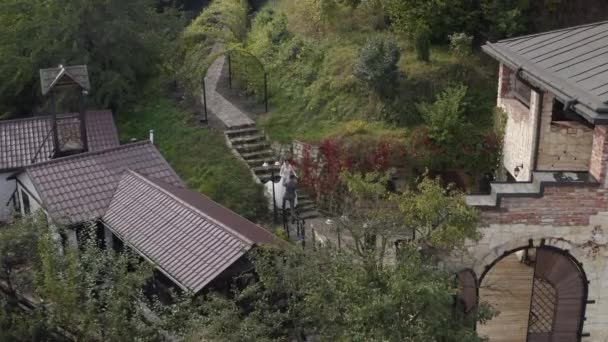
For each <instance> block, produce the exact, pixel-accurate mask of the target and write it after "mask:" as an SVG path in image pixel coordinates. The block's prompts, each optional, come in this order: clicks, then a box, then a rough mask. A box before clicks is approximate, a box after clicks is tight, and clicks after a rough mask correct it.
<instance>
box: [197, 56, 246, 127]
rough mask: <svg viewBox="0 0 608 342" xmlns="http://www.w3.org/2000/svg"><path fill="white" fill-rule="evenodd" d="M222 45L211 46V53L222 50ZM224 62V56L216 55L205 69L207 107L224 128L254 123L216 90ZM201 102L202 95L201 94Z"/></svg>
mask: <svg viewBox="0 0 608 342" xmlns="http://www.w3.org/2000/svg"><path fill="white" fill-rule="evenodd" d="M222 49H223V46H222V45H221V44H217V45H215V46H214V47H213V53H217V52H220V51H222ZM225 64H226V56H225V55H222V56H220V57H218V58H217V59H216V60H215V61H214V62H213V64H211V66H210V67H209V69H208V70H207V75H206V76H205V87H206V91H207V93H206V95H207V109H208V110H209V111H210V112H211V113H213V114H214V115H215V116H216V117H218V118H219V119H220V120H221V121H222V122H223V123H224V125H226V128H228V129H233V128H241V127H247V126H252V125H255V122H254V121H253V120H252V119H251V118H249V116H248V115H247V114H246V113H244V112H243V111H241V110H240V109H239V108H237V107H236V106H235V105H233V104H232V103H231V102H230V101H228V100H227V99H226V98H225V97H224V96H222V94H220V93H219V92H218V83H219V81H220V78H221V77H222V70H223V69H224V65H225ZM201 103H203V96H202V94H201Z"/></svg>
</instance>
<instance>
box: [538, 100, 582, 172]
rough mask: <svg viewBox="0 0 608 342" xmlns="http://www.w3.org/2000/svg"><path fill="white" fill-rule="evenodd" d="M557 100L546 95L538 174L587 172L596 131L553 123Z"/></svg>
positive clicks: (569, 124) (562, 123) (576, 125)
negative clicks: (540, 172)
mask: <svg viewBox="0 0 608 342" xmlns="http://www.w3.org/2000/svg"><path fill="white" fill-rule="evenodd" d="M553 99H554V96H553V95H551V94H550V93H545V94H544V96H543V107H542V117H541V130H540V142H539V148H538V170H543V171H549V170H559V171H588V170H589V166H590V162H591V147H592V144H593V129H591V128H589V127H587V126H585V125H583V124H581V123H578V122H573V121H554V122H552V121H551V116H552V112H553Z"/></svg>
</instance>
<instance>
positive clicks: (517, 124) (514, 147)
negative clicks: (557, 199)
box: [498, 64, 540, 182]
mask: <svg viewBox="0 0 608 342" xmlns="http://www.w3.org/2000/svg"><path fill="white" fill-rule="evenodd" d="M514 80H515V72H514V71H512V70H510V69H509V68H508V67H506V66H505V65H504V64H501V65H500V71H499V81H498V107H499V108H501V109H502V110H504V111H505V113H506V114H507V124H506V127H505V136H504V141H503V166H504V167H505V169H506V170H507V171H508V172H509V173H510V174H511V175H512V176H513V177H514V178H515V179H516V180H517V181H519V182H528V181H531V180H532V170H533V169H534V146H535V144H536V136H537V133H538V129H537V125H538V114H539V111H540V108H539V105H540V95H539V94H538V93H536V92H535V91H532V94H531V97H530V106H529V107H527V106H525V105H524V104H523V103H521V102H520V101H519V100H517V99H515V98H514V96H513V95H512V92H511V89H512V88H513V82H514ZM516 168H517V169H518V170H519V171H518V172H517V176H516V175H515V173H516V172H515V169H516Z"/></svg>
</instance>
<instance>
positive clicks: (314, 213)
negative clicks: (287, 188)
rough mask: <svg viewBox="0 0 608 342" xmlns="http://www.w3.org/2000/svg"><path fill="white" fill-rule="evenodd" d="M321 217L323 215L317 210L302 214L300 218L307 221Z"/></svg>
mask: <svg viewBox="0 0 608 342" xmlns="http://www.w3.org/2000/svg"><path fill="white" fill-rule="evenodd" d="M319 216H321V215H320V214H319V212H318V211H316V210H311V211H305V212H300V217H301V218H303V219H305V220H310V219H314V218H317V217H319Z"/></svg>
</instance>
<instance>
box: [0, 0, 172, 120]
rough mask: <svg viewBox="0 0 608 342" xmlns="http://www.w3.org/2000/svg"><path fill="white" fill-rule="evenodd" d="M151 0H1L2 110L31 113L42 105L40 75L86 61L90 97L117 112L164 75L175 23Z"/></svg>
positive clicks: (0, 81)
mask: <svg viewBox="0 0 608 342" xmlns="http://www.w3.org/2000/svg"><path fill="white" fill-rule="evenodd" d="M154 5H155V1H151V0H132V1H122V0H76V1H65V0H61V1H43V0H34V1H32V0H7V1H2V2H0V112H4V111H7V112H8V111H10V112H12V113H17V114H21V113H28V114H29V113H31V112H32V111H34V110H35V109H36V108H37V106H38V105H40V104H41V103H42V99H41V95H40V84H39V72H38V70H39V69H41V68H49V67H54V66H57V65H58V64H64V65H71V64H87V66H88V68H89V74H90V78H91V82H92V91H91V99H92V101H93V102H94V105H96V106H98V107H100V108H108V107H113V108H115V109H116V108H118V107H120V106H122V105H124V104H126V103H132V102H133V101H134V100H136V99H137V96H138V93H139V92H138V90H139V89H140V88H141V85H142V84H143V83H145V82H146V81H148V80H150V79H152V78H156V77H157V75H158V73H159V72H161V71H162V66H163V57H164V56H165V54H166V53H167V52H168V51H169V50H170V46H171V44H170V42H171V41H172V37H173V36H174V35H175V34H176V31H177V29H178V28H179V26H181V25H180V23H179V21H178V20H176V18H177V17H176V15H175V14H174V13H173V12H172V11H167V12H165V13H162V14H159V13H157V11H156V8H155V6H154Z"/></svg>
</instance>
